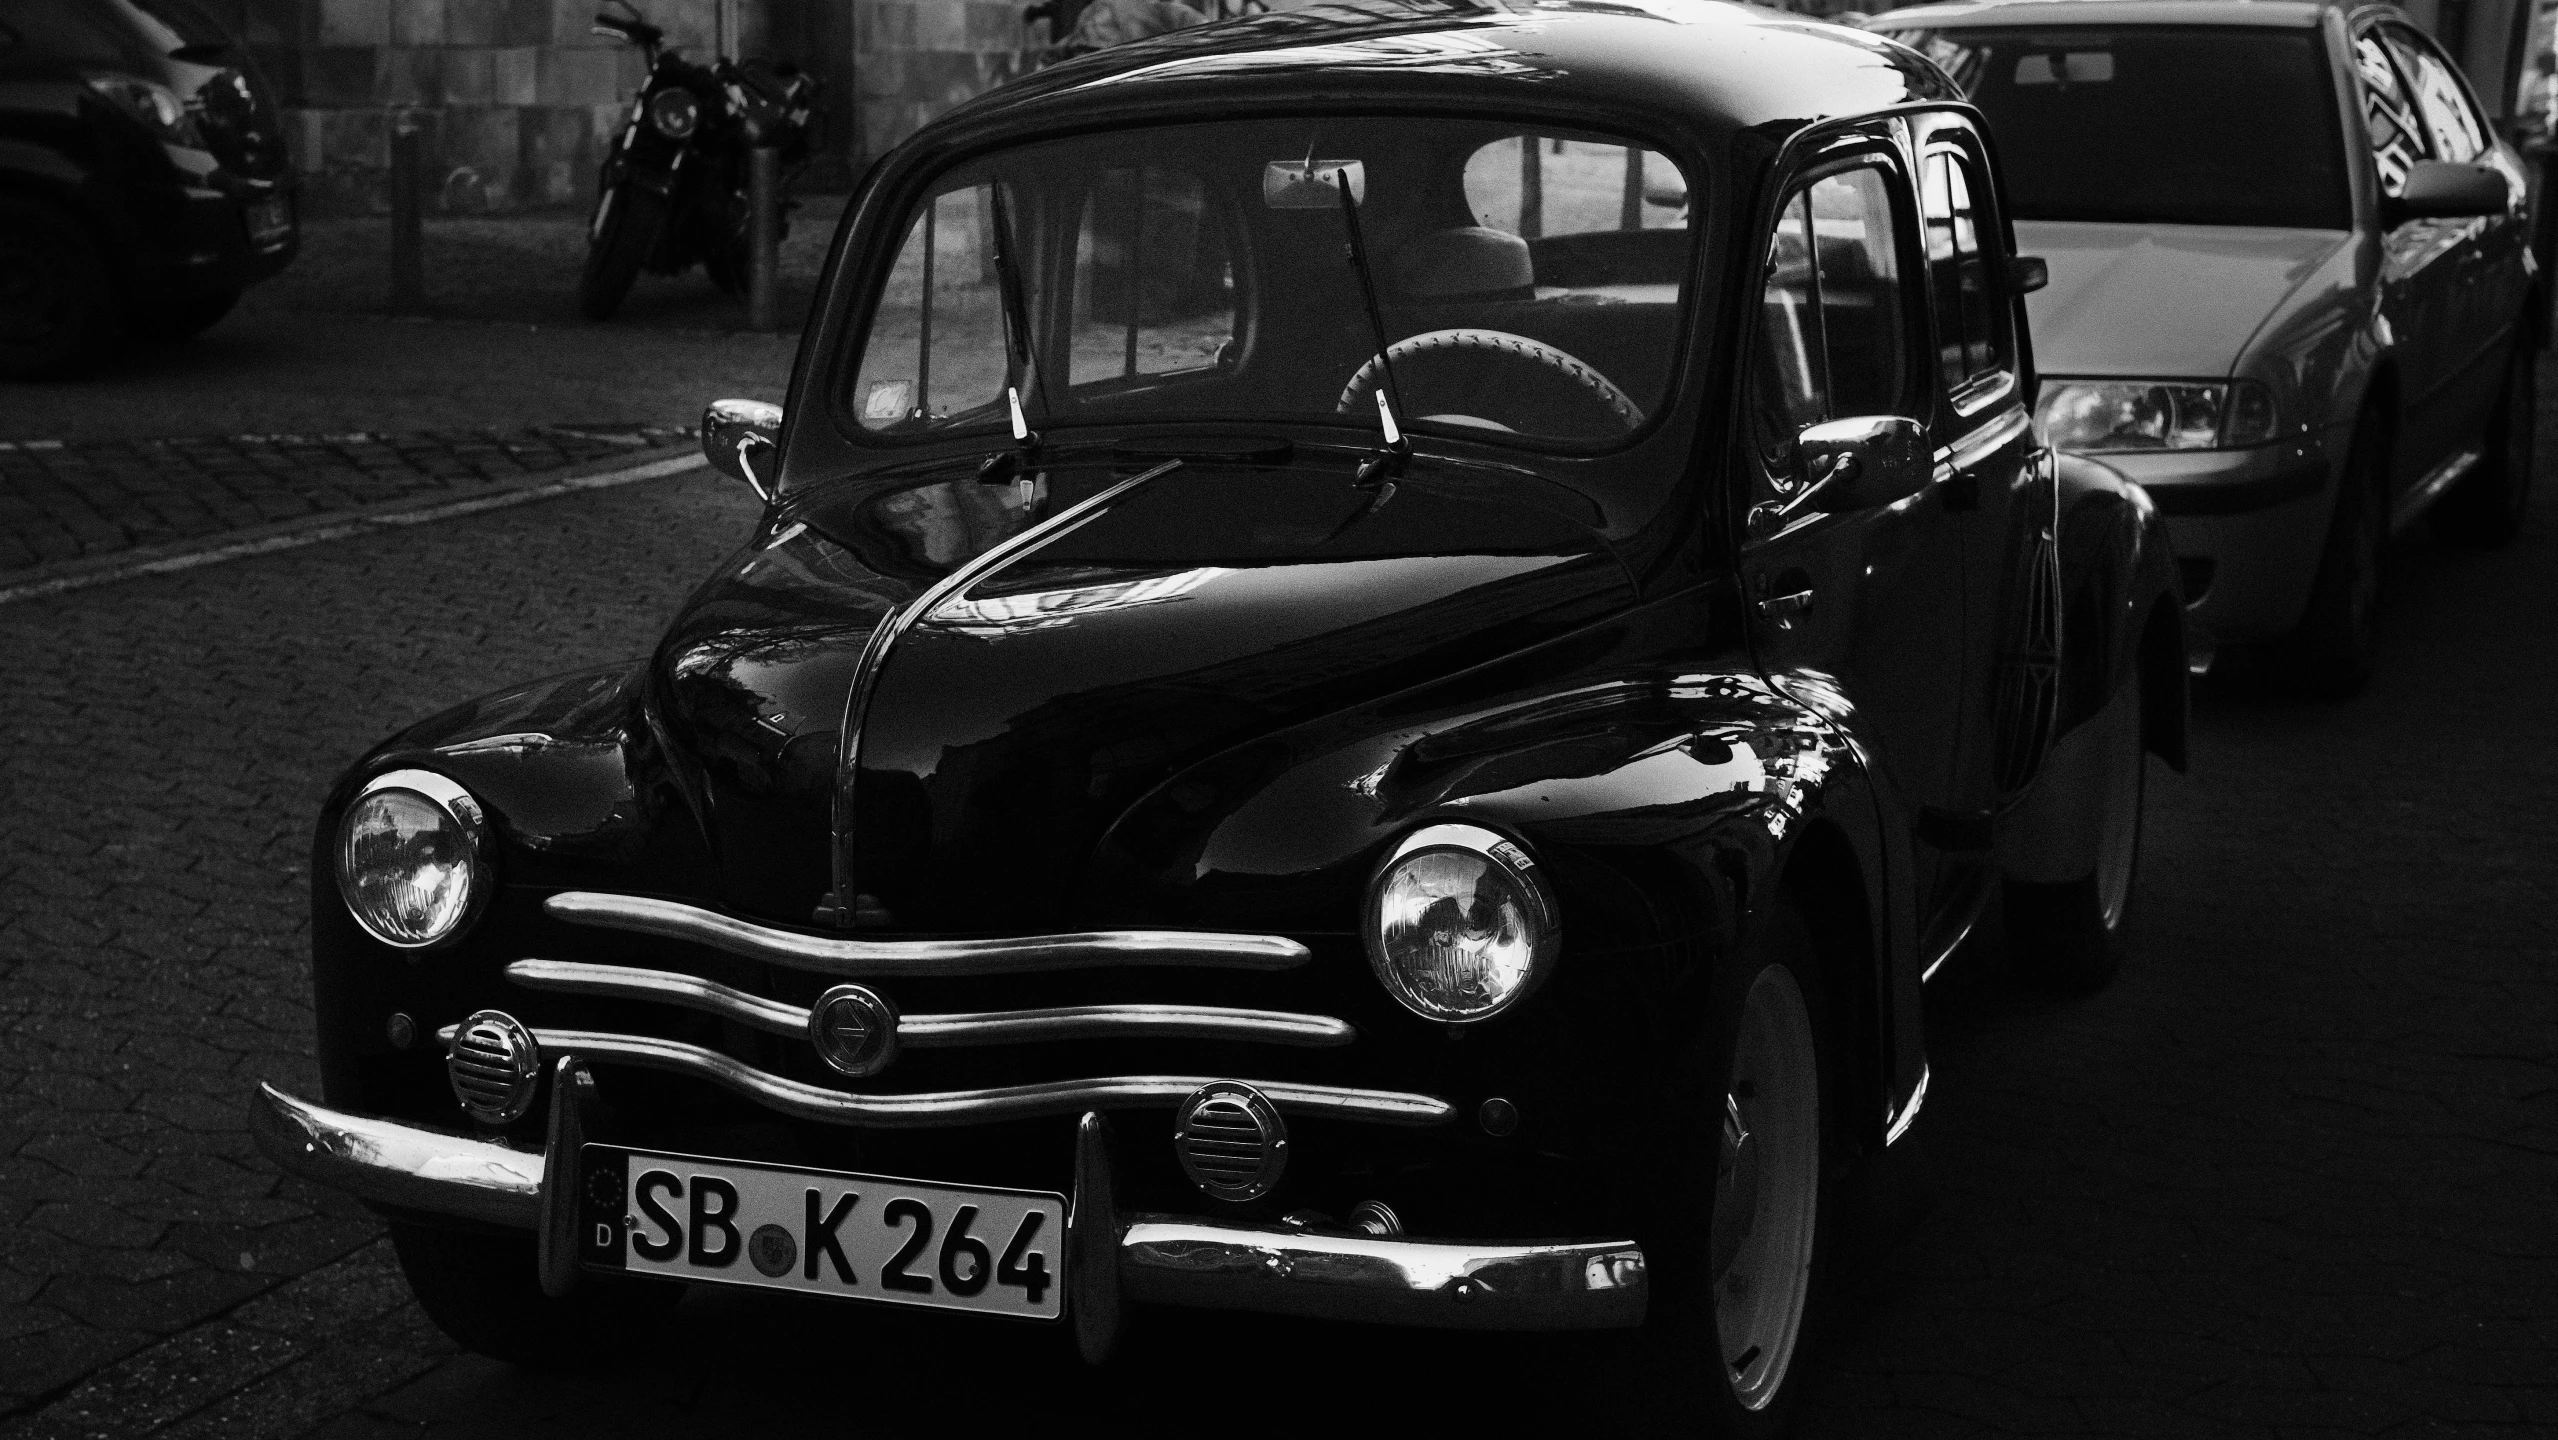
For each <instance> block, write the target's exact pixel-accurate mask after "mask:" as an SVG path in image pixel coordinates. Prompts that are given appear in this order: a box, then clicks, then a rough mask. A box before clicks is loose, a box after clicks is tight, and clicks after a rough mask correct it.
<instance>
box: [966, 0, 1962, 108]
mask: <svg viewBox="0 0 2558 1440" xmlns="http://www.w3.org/2000/svg"><path fill="white" fill-rule="evenodd" d="M1354 79H1356V80H1359V81H1363V82H1367V83H1360V84H1358V85H1356V86H1355V88H1354V87H1353V86H1352V85H1351V84H1350V83H1348V82H1351V81H1352V80H1354ZM1138 96H1148V97H1151V98H1154V99H1157V100H1160V101H1161V102H1163V103H1162V104H1160V105H1158V106H1155V107H1150V108H1157V109H1160V110H1162V111H1163V112H1164V113H1165V115H1166V116H1168V117H1170V116H1173V115H1175V114H1176V112H1177V111H1178V108H1179V106H1180V105H1181V104H1185V103H1186V104H1187V105H1189V106H1190V107H1192V108H1191V110H1190V111H1189V118H1197V116H1198V115H1199V114H1200V113H1202V112H1200V111H1199V110H1198V109H1197V107H1198V106H1199V105H1200V104H1201V103H1202V102H1206V103H1208V104H1210V105H1211V106H1212V107H1216V108H1211V109H1209V110H1207V111H1206V112H1205V113H1207V114H1215V113H1218V109H1220V108H1223V107H1224V106H1225V105H1228V104H1232V103H1246V104H1250V103H1255V102H1260V101H1271V102H1280V103H1295V102H1316V103H1322V104H1326V105H1338V104H1341V103H1343V102H1345V101H1346V102H1351V103H1358V102H1362V101H1366V100H1368V99H1370V98H1372V97H1390V98H1393V99H1398V100H1406V99H1423V98H1426V99H1428V100H1431V101H1448V102H1451V103H1458V104H1465V103H1467V102H1469V101H1471V102H1475V103H1481V104H1486V105H1490V106H1494V107H1499V108H1502V109H1505V110H1507V111H1510V112H1512V113H1517V114H1519V115H1520V116H1521V117H1522V119H1523V120H1544V121H1547V122H1548V123H1555V122H1556V121H1557V119H1558V118H1559V117H1563V116H1568V115H1575V114H1577V115H1581V116H1584V117H1587V118H1588V120H1589V121H1591V122H1593V123H1596V122H1598V121H1599V120H1601V119H1602V118H1603V117H1609V116H1627V117H1635V118H1638V119H1639V118H1640V117H1644V116H1655V117H1658V116H1663V115H1665V114H1666V115H1669V116H1675V117H1678V118H1679V119H1681V120H1683V121H1685V122H1687V123H1688V124H1690V125H1694V124H1697V123H1699V122H1703V123H1704V125H1705V128H1708V129H1717V130H1727V131H1728V130H1729V129H1738V128H1758V129H1760V130H1761V133H1763V134H1766V135H1768V136H1769V137H1770V138H1771V139H1780V138H1782V135H1783V134H1786V133H1791V132H1792V131H1793V130H1796V129H1800V128H1802V127H1804V126H1806V125H1809V124H1811V123H1813V122H1814V121H1816V120H1820V119H1824V118H1828V117H1833V116H1842V115H1855V114H1862V113H1866V112H1868V111H1872V110H1879V109H1883V108H1885V107H1888V106H1892V105H1898V104H1904V103H1907V102H1909V101H1912V100H1928V99H1946V100H1952V99H1959V98H1961V97H1960V96H1959V95H1958V94H1957V93H1956V92H1954V91H1953V90H1952V89H1951V88H1950V87H1949V86H1948V85H1947V83H1946V82H1945V81H1944V79H1943V78H1942V76H1941V75H1939V74H1938V73H1937V72H1936V71H1935V68H1934V67H1933V66H1931V65H1929V64H1927V63H1926V62H1925V61H1922V60H1919V59H1918V58H1917V57H1916V56H1915V55H1913V54H1911V53H1910V52H1909V51H1907V50H1906V49H1904V48H1903V47H1901V46H1900V45H1899V44H1897V43H1896V42H1893V41H1890V40H1887V39H1884V38H1882V37H1880V36H1877V35H1874V34H1872V33H1870V32H1866V31H1861V30H1856V29H1851V28H1848V27H1845V26H1840V25H1832V24H1827V23H1824V22H1821V21H1818V20H1814V19H1812V18H1810V17H1807V16H1803V15H1796V14H1790V13H1788V12H1785V11H1781V10H1769V9H1762V8H1760V7H1757V6H1753V5H1742V4H1733V3H1727V0H1323V3H1317V4H1314V5H1310V6H1306V7H1304V8H1300V9H1292V10H1284V11H1274V12H1270V13H1267V14H1261V15H1254V16H1249V17H1246V18H1243V19H1238V20H1232V21H1226V22H1222V23H1217V24H1210V25H1201V26H1195V27H1192V28H1190V29H1187V30H1180V31H1175V32H1173V33H1172V34H1169V35H1163V36H1158V37H1156V38H1154V39H1150V40H1142V41H1137V42H1135V43H1132V44H1127V45H1120V46H1114V47H1112V48H1110V49H1107V50H1103V51H1099V52H1097V53H1095V54H1092V55H1087V56H1084V57H1082V58H1080V59H1077V60H1073V61H1069V62H1067V63H1064V64H1061V65H1054V66H1050V67H1048V68H1047V69H1044V70H1040V71H1036V72H1034V73H1032V74H1031V75H1028V76H1025V77H1023V78H1021V79H1019V80H1016V81H1014V82H1012V83H1011V84H1008V85H1004V86H1001V87H998V88H997V89H995V90H993V91H991V92H989V93H987V94H986V95H983V96H980V97H979V98H977V99H976V100H974V101H971V102H969V103H968V104H966V105H963V106H961V107H959V108H958V109H956V110H954V111H953V112H951V114H950V115H949V116H947V117H945V119H946V120H947V121H948V122H950V123H952V124H953V125H964V124H969V123H971V122H984V121H990V120H992V121H998V122H1000V121H1001V120H1002V119H1006V118H1009V119H1014V120H1019V121H1021V122H1025V123H1027V122H1030V121H1033V120H1035V119H1038V118H1040V117H1041V116H1043V115H1057V112H1060V111H1073V112H1075V113H1077V114H1083V113H1089V112H1090V111H1091V110H1093V109H1094V108H1095V102H1100V103H1101V104H1103V105H1105V106H1107V105H1109V104H1111V103H1112V102H1126V101H1129V100H1132V99H1134V98H1136V97H1138ZM1057 118H1063V116H1062V115H1057ZM938 123H939V122H937V125H938Z"/></svg>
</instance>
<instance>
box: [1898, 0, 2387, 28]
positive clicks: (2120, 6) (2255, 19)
mask: <svg viewBox="0 0 2558 1440" xmlns="http://www.w3.org/2000/svg"><path fill="white" fill-rule="evenodd" d="M2351 8H2353V6H2352V5H2348V4H2336V3H2328V0H1961V3H1957V4H1952V5H1920V6H1916V7H1914V8H1911V9H1908V10H1893V11H1890V12H1887V13H1885V14H1881V15H1877V16H1875V17H1874V18H1873V19H1872V20H1870V21H1868V22H1866V23H1867V24H1869V25H1871V26H1872V27H1873V28H1875V29H1877V30H1882V31H1892V30H1949V29H1956V28H1961V27H1965V26H2000V27H2006V26H2037V25H2246V26H2254V27H2257V28H2260V29H2265V28H2272V29H2308V28H2310V27H2312V26H2315V25H2316V24H2318V22H2319V17H2320V16H2322V15H2325V14H2326V13H2327V12H2329V11H2331V10H2346V9H2351Z"/></svg>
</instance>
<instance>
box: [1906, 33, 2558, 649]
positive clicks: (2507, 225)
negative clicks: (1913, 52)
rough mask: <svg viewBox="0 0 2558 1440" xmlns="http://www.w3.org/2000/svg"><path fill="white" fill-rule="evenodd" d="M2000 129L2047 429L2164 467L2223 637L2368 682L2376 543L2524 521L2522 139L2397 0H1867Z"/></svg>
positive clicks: (2063, 438)
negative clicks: (1951, 0) (2396, 536)
mask: <svg viewBox="0 0 2558 1440" xmlns="http://www.w3.org/2000/svg"><path fill="white" fill-rule="evenodd" d="M1869 24H1870V25H1871V27H1872V28H1874V29H1877V30H1881V31H1884V32H1886V33H1888V34H1891V35H1893V36H1894V37H1896V38H1898V39H1901V40H1905V41H1907V42H1909V43H1910V44H1911V45H1914V46H1916V47H1917V48H1918V49H1919V50H1921V51H1922V52H1923V53H1925V54H1926V55H1928V56H1929V57H1930V58H1931V59H1934V60H1936V61H1937V62H1938V63H1940V64H1942V65H1943V66H1944V67H1945V68H1946V69H1947V71H1948V72H1949V73H1950V74H1951V75H1952V76H1953V77H1954V78H1955V79H1956V80H1957V81H1958V82H1959V83H1961V84H1962V86H1963V87H1964V89H1965V91H1966V93H1968V94H1969V95H1970V96H1971V97H1972V99H1973V101H1974V102H1975V103H1977V104H1978V105H1979V106H1980V107H1981V111H1982V113H1983V115H1985V116H1986V117H1987V118H1988V120H1989V123H1990V128H1991V130H1992V131H1993V138H1994V139H1995V140H1996V141H1997V142H1998V145H1999V153H2000V156H2001V164H2002V167H2003V168H2004V169H2005V171H2006V173H2007V180H2008V188H2009V193H2010V195H2011V196H2012V197H2013V199H2014V204H2015V208H2016V218H2017V230H2018V234H2019V235H2020V236H2021V237H2022V238H2023V243H2024V245H2025V248H2027V249H2028V250H2031V251H2033V252H2035V253H2036V254H2038V255H2041V256H2043V257H2044V258H2045V259H2046V260H2047V261H2048V262H2049V264H2050V266H2051V274H2052V283H2051V287H2050V288H2049V289H2047V290H2044V291H2043V292H2042V293H2040V294H2038V295H2036V296H2035V297H2034V298H2033V300H2032V301H2031V303H2030V305H2029V307H2028V308H2029V309H2030V310H2031V312H2032V315H2033V321H2034V336H2035V340H2036V342H2037V344H2039V345H2040V346H2041V347H2042V358H2043V363H2044V364H2045V365H2047V366H2048V367H2049V368H2050V370H2051V372H2052V373H2051V375H2050V376H2048V377H2047V378H2046V380H2045V382H2044V385H2043V401H2042V416H2041V418H2042V421H2043V424H2044V427H2045V433H2046V438H2047V439H2049V440H2050V442H2051V443H2052V444H2053V445H2056V446H2058V447H2060V448H2061V449H2063V450H2068V451H2076V452H2080V453H2085V454H2096V455H2102V456H2103V457H2104V458H2105V460H2106V461H2107V462H2108V463H2110V464H2112V465H2114V466H2116V467H2117V468H2119V469H2121V470H2122V471H2123V473H2125V474H2126V475H2129V476H2131V477H2132V478H2133V479H2135V480H2138V481H2139V482H2140V483H2141V484H2143V485H2144V486H2147V487H2148V488H2149V492H2150V498H2151V499H2152V500H2154V501H2155V502H2156V503H2157V505H2158V508H2159V510H2160V511H2161V512H2162V513H2164V514H2165V515H2166V516H2167V527H2168V533H2169V534H2170V535H2171V536H2172V537H2174V539H2175V543H2176V553H2177V555H2178V557H2179V559H2180V561H2181V562H2182V563H2183V565H2184V567H2185V571H2186V575H2185V580H2186V600H2187V601H2188V603H2190V604H2191V605H2192V606H2193V610H2192V613H2191V614H2190V616H2189V617H2188V624H2189V625H2191V626H2192V628H2193V630H2194V633H2195V638H2196V640H2197V641H2198V642H2201V643H2200V645H2199V646H2198V654H2199V653H2206V652H2207V651H2208V648H2209V647H2210V646H2211V645H2212V644H2213V643H2215V642H2241V643H2254V642H2268V643H2270V644H2272V645H2273V646H2275V647H2276V653H2277V655H2278V657H2279V658H2280V659H2282V660H2283V661H2284V662H2285V665H2286V668H2287V669H2288V670H2289V671H2290V673H2291V674H2292V676H2293V677H2294V678H2295V679H2297V680H2298V681H2300V682H2302V683H2303V684H2304V685H2305V686H2306V687H2307V688H2310V689H2313V690H2317V691H2322V692H2326V693H2330V694H2343V693H2349V692H2351V691H2353V690H2355V689H2357V688H2359V687H2360V686H2361V685H2362V684H2363V682H2364V681H2365V680H2366V679H2367V678H2368V677H2369V676H2370V674H2371V671H2372V666H2373V662H2374V657H2375V653H2376V647H2377V645H2378V640H2379V633H2380V627H2379V616H2380V598H2381V593H2382V555H2383V552H2384V550H2385V548H2386V546H2387V544H2388V540H2389V537H2390V535H2391V534H2392V533H2394V532H2396V531H2398V530H2401V529H2404V528H2405V527H2407V526H2409V525H2412V524H2414V523H2415V522H2416V521H2418V520H2420V519H2426V518H2428V517H2430V519H2431V521H2432V524H2433V526H2434V528H2435V529H2436V530H2437V531H2438V532H2440V533H2441V534H2442V535H2444V536H2445V537H2446V538H2448V539H2451V540H2453V541H2455V542H2460V543H2467V544H2483V545H2496V544H2502V543H2504V542H2505V541H2507V540H2510V539H2511V538H2513V535H2514V533H2515V531H2516V530H2517V529H2518V528H2519V527H2520V525H2521V523H2522V516H2523V510H2524V506H2525V504H2526V502H2527V501H2528V499H2529V496H2530V493H2531V467H2532V441H2533V435H2532V430H2533V426H2532V412H2533V405H2534V400H2533V395H2534V390H2533V384H2534V379H2533V377H2534V371H2535V360H2536V357H2537V355H2538V353H2539V345H2540V330H2541V328H2542V322H2541V317H2542V316H2544V315H2545V314H2546V312H2547V310H2548V308H2549V299H2548V293H2547V291H2546V288H2545V281H2544V280H2543V279H2541V278H2539V277H2535V275H2534V274H2533V266H2532V261H2531V256H2530V254H2529V249H2530V222H2529V220H2528V218H2527V213H2526V210H2527V207H2526V205H2525V193H2526V187H2525V184H2524V178H2523V167H2522V161H2521V158H2520V157H2519V156H2518V155H2516V154H2515V153H2514V151H2513V149H2512V147H2510V146H2508V145H2506V144H2505V143H2504V142H2503V141H2501V140H2499V139H2498V138H2497V136H2496V132H2495V130H2494V129H2493V128H2491V127H2490V126H2489V124H2488V122H2487V117H2486V115H2485V113H2484V112H2483V111H2482V110H2481V109H2480V107H2479V104H2478V99H2477V97H2476V96H2475V95H2473V94H2471V93H2470V89H2469V85H2468V82H2467V81H2466V80H2465V79H2463V78H2462V76H2461V73H2460V69H2459V67H2458V66H2456V65H2454V64H2453V63H2452V62H2451V59H2450V57H2448V56H2447V55H2445V54H2444V53H2443V51H2442V50H2441V48H2440V47H2438V46H2437V45H2435V44H2434V42H2433V41H2432V40H2430V39H2428V38H2427V37H2426V36H2424V35H2423V34H2421V33H2419V32H2418V31H2417V30H2416V29H2415V28H2414V27H2413V26H2412V25H2410V24H2408V23H2407V13H2406V12H2405V11H2403V10H2401V9H2399V8H2398V7H2397V6H2394V5H2351V4H2342V3H2334V0H2085V3H2082V0H2066V3H2055V0H1995V3H1988V4H1970V3H1966V4H1961V5H1948V6H1928V7H1924V8H1920V9H1915V10H1898V11H1894V12H1893V13H1891V14H1889V15H1885V16H1879V17H1877V18H1876V19H1874V20H1872V21H1871V22H1869Z"/></svg>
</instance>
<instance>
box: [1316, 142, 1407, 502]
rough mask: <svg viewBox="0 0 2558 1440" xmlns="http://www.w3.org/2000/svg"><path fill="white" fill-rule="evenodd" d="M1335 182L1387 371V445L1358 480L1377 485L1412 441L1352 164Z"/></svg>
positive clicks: (1381, 407) (1382, 393)
mask: <svg viewBox="0 0 2558 1440" xmlns="http://www.w3.org/2000/svg"><path fill="white" fill-rule="evenodd" d="M1332 183H1333V184H1334V185H1335V186H1337V187H1338V188H1339V189H1340V191H1341V223H1342V224H1343V225H1344V226H1345V227H1346V228H1347V229H1348V230H1349V232H1350V269H1351V272H1352V273H1353V274H1356V275H1357V276H1358V277H1359V298H1360V300H1361V301H1362V302H1363V303H1364V304H1365V306H1366V309H1367V312H1368V333H1369V335H1370V336H1371V337H1372V338H1374V339H1375V340H1376V342H1377V368H1378V369H1379V370H1380V371H1382V372H1383V373H1384V376H1385V383H1384V384H1383V385H1380V386H1378V387H1377V391H1376V395H1377V426H1378V428H1379V429H1381V430H1383V431H1384V432H1385V437H1386V448H1385V450H1384V451H1383V452H1382V453H1380V454H1376V455H1372V456H1370V457H1368V458H1367V459H1365V460H1362V461H1360V462H1359V474H1358V480H1357V483H1359V484H1361V485H1375V484H1378V483H1380V482H1381V481H1383V480H1384V479H1385V478H1386V476H1387V474H1388V472H1390V471H1393V470H1399V469H1401V468H1403V462H1404V461H1405V460H1407V459H1410V458H1411V456H1412V442H1411V441H1409V440H1407V439H1405V438H1404V435H1403V427H1402V426H1401V425H1400V424H1397V423H1396V421H1395V412H1397V411H1399V410H1401V409H1402V408H1403V392H1402V391H1401V390H1400V389H1397V388H1396V386H1395V383H1394V357H1393V356H1391V355H1389V354H1388V353H1386V352H1388V351H1389V350H1391V349H1393V348H1394V347H1392V346H1391V345H1388V344H1387V343H1386V317H1385V312H1384V311H1383V310H1380V309H1379V308H1377V285H1376V281H1375V280H1374V278H1372V277H1371V276H1370V274H1369V272H1368V242H1367V237H1366V236H1365V235H1363V234H1362V233H1361V232H1360V229H1359V202H1358V201H1357V200H1355V199H1353V198H1351V194H1350V167H1349V166H1347V165H1344V166H1342V167H1341V168H1340V169H1338V170H1335V171H1333V172H1332Z"/></svg>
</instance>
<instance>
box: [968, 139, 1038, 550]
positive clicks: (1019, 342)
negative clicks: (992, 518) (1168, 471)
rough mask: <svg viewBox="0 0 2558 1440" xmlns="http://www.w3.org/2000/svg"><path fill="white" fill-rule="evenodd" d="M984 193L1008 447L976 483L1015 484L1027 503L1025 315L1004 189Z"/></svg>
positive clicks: (1030, 440) (1032, 438)
mask: <svg viewBox="0 0 2558 1440" xmlns="http://www.w3.org/2000/svg"><path fill="white" fill-rule="evenodd" d="M986 193H987V194H988V195H989V196H991V197H993V200H994V206H995V234H994V248H995V285H996V288H997V289H998V290H1000V291H1001V292H1002V294H1003V306H1004V405H1005V408H1006V409H1007V410H1009V411H1010V412H1011V416H1012V427H1013V448H1012V449H1010V450H1006V451H1001V452H999V453H997V454H993V455H989V456H987V457H986V459H985V461H984V462H983V463H982V464H980V465H979V466H978V467H977V478H978V479H980V480H982V481H985V482H986V483H987V484H989V485H1000V484H1002V483H1003V482H1005V481H1007V480H1013V479H1018V480H1020V481H1021V484H1022V499H1023V500H1024V502H1027V501H1028V500H1029V498H1030V493H1029V492H1030V486H1031V476H1030V474H1029V473H1028V472H1029V470H1030V468H1031V467H1032V466H1033V465H1034V464H1035V463H1037V461H1038V458H1039V432H1038V431H1036V430H1033V429H1031V428H1030V420H1029V418H1028V417H1027V416H1025V415H1023V414H1022V410H1021V387H1022V384H1023V382H1024V381H1026V380H1028V379H1029V378H1030V316H1029V313H1028V311H1027V310H1025V309H1024V308H1023V299H1022V286H1021V269H1020V267H1019V266H1018V265H1016V264H1015V263H1014V261H1013V245H1012V234H1013V227H1012V214H1011V212H1010V209H1009V208H1008V207H1007V206H1006V205H1005V204H1004V186H1003V182H1002V181H999V180H990V181H988V182H987V183H986Z"/></svg>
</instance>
